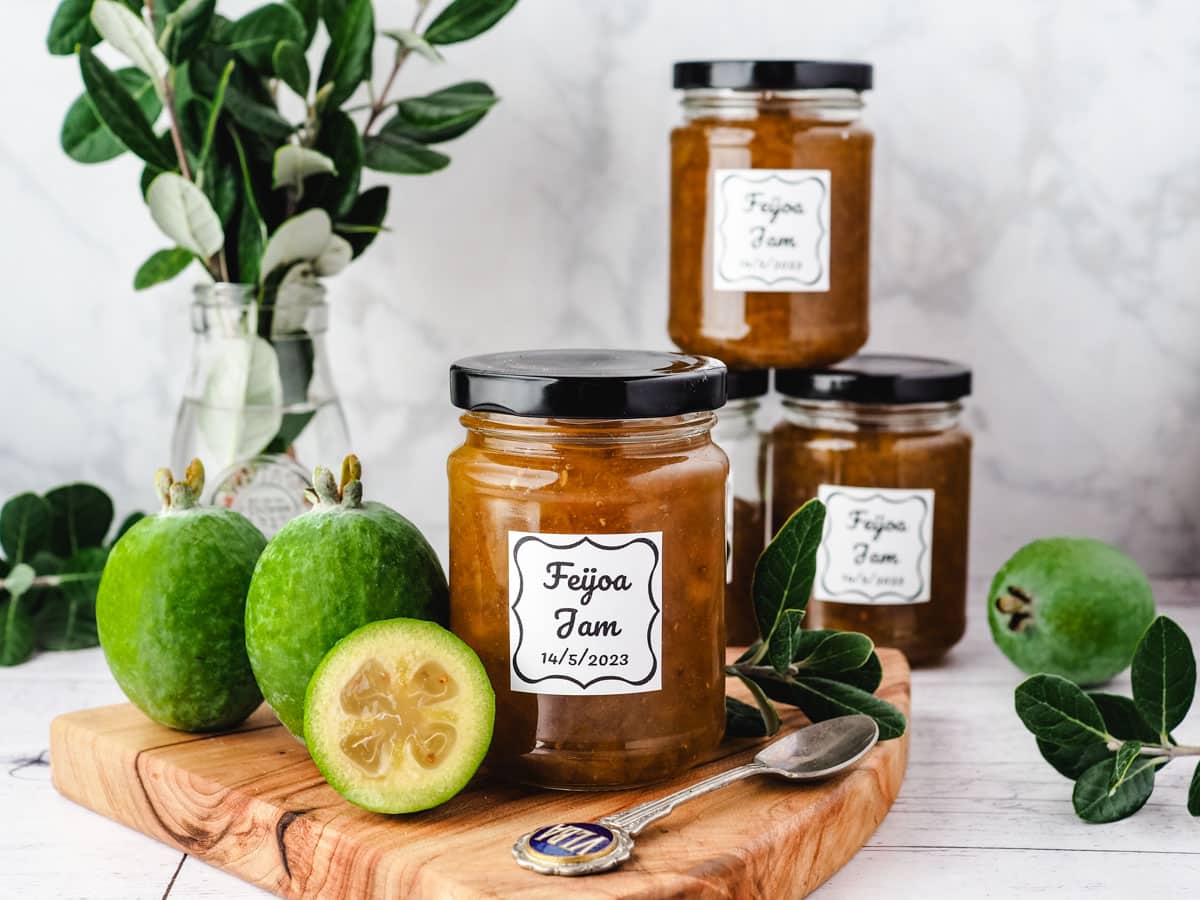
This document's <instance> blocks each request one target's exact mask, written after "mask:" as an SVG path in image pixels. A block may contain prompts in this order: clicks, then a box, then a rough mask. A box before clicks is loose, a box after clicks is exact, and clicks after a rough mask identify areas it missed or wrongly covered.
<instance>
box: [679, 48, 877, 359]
mask: <svg viewBox="0 0 1200 900" xmlns="http://www.w3.org/2000/svg"><path fill="white" fill-rule="evenodd" d="M871 86H872V68H871V66H869V65H866V64H864V63H847V62H817V61H811V60H757V61H751V60H746V61H732V60H729V61H710V62H681V63H676V64H675V87H676V88H678V89H681V90H682V91H683V115H684V122H683V124H682V125H680V126H679V127H678V128H676V129H675V130H674V131H673V132H672V133H671V282H670V283H671V290H670V293H671V315H670V333H671V338H672V339H673V340H674V341H675V343H676V344H677V345H678V346H680V347H682V348H683V349H684V350H686V351H687V352H689V353H705V354H708V355H711V356H716V357H718V358H719V359H722V360H724V361H725V362H726V363H727V364H728V365H730V366H732V367H738V366H740V367H747V368H749V367H797V366H802V367H812V366H820V365H826V364H828V363H833V362H837V361H838V360H842V359H845V358H846V357H848V356H850V355H851V354H853V353H854V352H856V351H857V350H858V349H859V348H860V347H862V345H863V344H865V343H866V341H867V301H868V296H869V275H870V238H871V156H872V149H873V147H874V143H875V138H874V135H873V134H872V133H871V132H870V131H869V130H868V129H867V128H865V127H864V126H863V125H862V124H861V123H860V122H859V118H860V116H861V114H862V109H863V92H864V91H866V90H869V89H870V88H871Z"/></svg>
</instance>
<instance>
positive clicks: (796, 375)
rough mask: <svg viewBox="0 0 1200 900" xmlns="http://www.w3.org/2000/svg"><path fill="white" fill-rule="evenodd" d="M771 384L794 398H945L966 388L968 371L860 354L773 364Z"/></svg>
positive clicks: (942, 361) (931, 361) (960, 367)
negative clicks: (817, 363)
mask: <svg viewBox="0 0 1200 900" xmlns="http://www.w3.org/2000/svg"><path fill="white" fill-rule="evenodd" d="M775 388H776V389H777V390H778V391H779V393H781V394H783V395H784V396H786V397H794V398H796V399H798V400H841V401H845V402H848V403H878V404H891V403H945V402H950V401H953V400H958V399H959V398H961V397H965V396H967V395H968V394H970V393H971V370H970V369H968V368H967V367H966V366H963V365H959V364H958V363H956V362H950V361H949V360H945V359H929V358H926V357H923V356H900V355H890V354H863V355H861V356H853V357H851V358H850V359H847V360H845V361H844V362H840V363H837V364H836V365H832V366H827V367H825V368H821V369H779V370H777V371H776V372H775Z"/></svg>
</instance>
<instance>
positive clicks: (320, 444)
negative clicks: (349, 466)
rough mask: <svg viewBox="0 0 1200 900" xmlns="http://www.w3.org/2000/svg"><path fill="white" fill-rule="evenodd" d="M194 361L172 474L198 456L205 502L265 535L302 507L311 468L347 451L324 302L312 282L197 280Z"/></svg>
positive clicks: (179, 422) (337, 461) (179, 418)
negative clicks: (262, 293) (264, 288)
mask: <svg viewBox="0 0 1200 900" xmlns="http://www.w3.org/2000/svg"><path fill="white" fill-rule="evenodd" d="M191 312H192V316H191V318H192V331H193V334H194V340H193V347H192V362H191V368H190V371H189V374H188V380H187V384H186V386H185V388H184V394H183V400H182V402H181V403H180V406H179V413H178V416H177V417H176V420H175V435H174V439H173V441H172V448H171V460H172V465H173V466H174V467H175V469H176V471H182V470H183V469H184V468H186V466H187V464H188V461H189V460H191V459H193V458H196V457H198V458H199V459H200V460H201V461H202V462H203V463H204V465H205V468H206V470H207V471H208V488H207V490H206V496H205V500H206V501H207V502H210V503H214V504H219V505H222V506H226V507H229V508H231V509H235V510H237V511H238V512H240V513H242V514H244V515H245V516H247V517H248V518H249V519H250V520H251V521H252V522H254V524H255V525H257V526H258V527H259V528H260V529H262V531H263V533H264V534H266V535H267V536H268V537H270V536H271V535H273V534H274V533H275V532H276V531H278V530H279V529H280V528H281V527H283V525H284V523H285V522H287V521H288V520H289V519H291V518H293V517H294V516H296V515H298V514H300V513H301V512H303V511H304V510H305V509H307V502H306V501H305V499H304V490H305V488H306V487H307V486H308V485H309V479H310V477H311V473H312V468H311V467H312V466H313V465H316V464H321V465H327V466H337V465H339V464H340V461H341V459H342V457H343V456H344V455H345V454H346V453H348V452H349V445H350V438H349V434H348V431H347V428H346V418H345V414H344V413H343V411H342V405H341V401H340V400H339V399H338V395H337V390H336V389H335V387H334V383H333V376H332V374H331V371H330V367H329V358H328V354H327V352H326V349H325V331H326V328H327V326H328V320H329V309H328V306H327V305H326V302H325V289H324V287H322V286H321V285H320V284H317V283H315V282H300V283H295V284H285V285H283V286H281V287H280V288H279V289H278V291H277V293H276V294H275V296H274V298H273V302H270V303H267V302H263V301H262V300H260V297H259V292H258V288H257V287H256V286H255V285H243V284H205V285H198V286H197V287H196V288H195V297H194V300H193V303H192V307H191Z"/></svg>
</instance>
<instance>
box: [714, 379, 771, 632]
mask: <svg viewBox="0 0 1200 900" xmlns="http://www.w3.org/2000/svg"><path fill="white" fill-rule="evenodd" d="M769 374H770V373H769V372H768V371H767V370H766V369H730V370H729V376H728V385H729V388H728V394H729V400H728V402H726V404H725V405H724V406H723V407H721V409H720V410H719V411H718V412H717V426H716V428H714V429H713V442H714V443H716V445H717V446H718V447H720V448H721V449H722V450H724V451H725V455H726V456H728V457H729V499H728V505H727V507H726V521H725V530H726V532H727V534H726V537H727V543H728V545H729V548H728V553H729V557H728V563H727V571H726V581H725V635H726V641H727V643H728V644H729V645H730V646H735V647H741V646H746V645H748V644H752V643H754V641H756V640H758V623H757V621H756V619H755V617H754V599H753V597H752V596H751V585H752V583H753V581H754V565H755V563H757V562H758V557H759V556H760V555H761V554H762V552H763V548H764V547H765V546H766V542H767V522H766V518H767V502H766V495H765V489H764V488H765V485H764V479H765V475H766V471H765V469H766V454H765V447H764V441H763V435H762V434H761V433H760V432H759V429H758V412H759V405H760V399H761V398H762V397H763V396H764V395H765V394H766V393H767V389H768V382H769Z"/></svg>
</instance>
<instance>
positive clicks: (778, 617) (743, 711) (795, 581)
mask: <svg viewBox="0 0 1200 900" xmlns="http://www.w3.org/2000/svg"><path fill="white" fill-rule="evenodd" d="M824 527H825V506H824V505H823V504H822V503H821V502H820V501H819V500H810V501H809V502H808V503H806V504H805V505H804V506H802V507H801V508H800V509H798V510H797V511H796V512H795V513H794V514H793V515H792V517H791V518H790V519H788V520H787V522H786V523H784V525H783V527H782V528H781V529H780V530H779V533H778V534H776V535H775V538H774V539H773V540H772V541H771V543H770V544H768V545H767V548H766V549H765V550H764V551H763V553H762V556H760V557H759V559H758V563H757V565H756V566H755V567H754V582H753V589H752V590H753V596H754V613H755V617H756V619H757V620H758V627H759V634H760V635H762V637H761V638H760V639H759V640H758V641H755V642H754V644H752V645H751V646H750V647H749V648H748V649H747V650H746V652H745V653H743V654H742V656H741V657H739V658H738V659H737V661H736V662H734V663H733V664H731V665H729V666H727V667H726V670H725V671H726V673H727V674H729V675H731V676H734V677H736V678H738V679H740V680H741V681H742V683H743V684H745V685H746V687H747V688H748V689H749V691H750V693H751V696H752V697H753V698H754V700H755V705H754V706H751V705H749V704H746V703H742V702H741V701H739V700H736V699H734V698H732V697H728V698H726V731H727V732H728V733H729V734H731V735H738V736H753V737H757V736H763V735H770V734H774V733H775V732H776V731H777V730H778V729H779V727H780V718H779V713H778V711H777V710H776V709H775V706H774V703H773V702H772V701H776V702H780V703H787V704H790V705H792V706H795V707H798V708H799V709H800V710H802V711H803V712H804V714H805V715H806V716H808V718H809V719H811V720H812V721H814V722H819V721H822V720H824V719H832V718H835V717H837V716H848V715H854V714H856V713H861V714H864V715H868V716H871V718H873V719H874V720H875V721H876V723H878V725H879V736H880V739H881V740H885V741H886V740H890V739H891V738H897V737H900V736H901V735H903V734H904V731H905V728H906V727H907V723H906V721H905V718H904V714H903V713H902V712H900V710H898V709H897V708H896V707H894V706H893V705H892V704H890V703H888V702H887V701H886V700H882V699H880V698H879V697H876V696H875V694H874V692H875V691H876V690H877V689H878V687H879V684H880V682H881V681H882V679H883V667H882V665H881V664H880V662H879V656H878V654H877V653H876V652H875V646H874V644H873V643H872V641H871V639H870V638H869V637H867V636H866V635H865V634H857V633H854V632H843V631H827V630H813V631H806V630H804V629H802V628H801V627H800V626H801V622H802V620H803V619H804V613H805V610H806V609H807V607H808V600H809V595H810V594H811V593H812V585H813V578H814V576H815V574H816V559H817V550H818V549H819V548H820V546H821V536H822V534H823V531H824Z"/></svg>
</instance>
